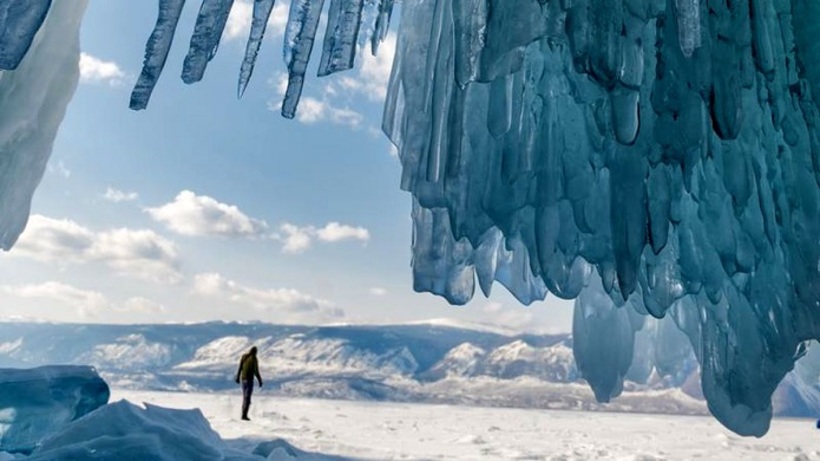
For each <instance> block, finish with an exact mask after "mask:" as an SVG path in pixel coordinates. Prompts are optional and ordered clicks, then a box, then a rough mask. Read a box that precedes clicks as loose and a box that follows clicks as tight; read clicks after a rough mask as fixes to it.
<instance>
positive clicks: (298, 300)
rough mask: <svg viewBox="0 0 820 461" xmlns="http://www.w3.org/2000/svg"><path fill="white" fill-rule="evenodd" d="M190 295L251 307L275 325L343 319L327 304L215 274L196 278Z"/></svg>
mask: <svg viewBox="0 0 820 461" xmlns="http://www.w3.org/2000/svg"><path fill="white" fill-rule="evenodd" d="M193 293H194V294H197V295H199V296H203V297H210V298H216V299H218V300H227V301H229V302H231V303H233V304H237V305H242V306H247V307H251V308H253V309H256V310H257V311H259V312H261V313H265V314H269V315H271V317H270V319H271V320H274V321H276V322H284V323H293V322H303V321H325V320H330V319H339V318H341V317H343V316H344V315H343V312H342V311H341V309H339V308H337V307H336V306H334V305H333V303H331V302H330V301H327V300H324V299H318V298H314V297H313V296H310V295H307V294H305V293H302V292H300V291H298V290H295V289H292V288H268V289H260V288H254V287H249V286H245V285H241V284H239V283H237V282H235V281H233V280H229V279H227V278H225V277H223V276H222V275H221V274H218V273H206V274H198V275H196V276H195V277H194V285H193Z"/></svg>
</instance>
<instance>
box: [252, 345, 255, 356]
mask: <svg viewBox="0 0 820 461" xmlns="http://www.w3.org/2000/svg"><path fill="white" fill-rule="evenodd" d="M251 355H256V346H253V347H251Z"/></svg>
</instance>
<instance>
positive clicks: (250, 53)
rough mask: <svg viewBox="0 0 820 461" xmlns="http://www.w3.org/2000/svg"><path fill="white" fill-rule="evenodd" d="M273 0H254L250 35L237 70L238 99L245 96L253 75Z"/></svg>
mask: <svg viewBox="0 0 820 461" xmlns="http://www.w3.org/2000/svg"><path fill="white" fill-rule="evenodd" d="M274 3H275V0H256V1H254V2H253V22H252V23H251V33H250V36H248V44H247V46H246V47H245V57H244V59H242V67H241V68H240V69H239V86H238V88H237V96H239V97H240V98H241V97H242V95H243V94H245V88H247V87H248V82H249V81H250V79H251V75H252V74H253V67H254V65H255V64H256V57H257V55H258V54H259V47H260V46H261V45H262V38H263V37H264V36H265V28H266V27H267V25H268V18H270V14H271V12H272V11H273V5H274Z"/></svg>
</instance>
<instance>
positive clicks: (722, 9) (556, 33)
mask: <svg viewBox="0 0 820 461" xmlns="http://www.w3.org/2000/svg"><path fill="white" fill-rule="evenodd" d="M34 3H36V5H37V6H36V8H32V9H30V10H27V11H26V14H25V15H23V14H21V12H20V11H17V10H16V9H15V6H14V5H15V3H14V2H11V1H0V25H1V26H2V35H0V36H2V38H3V40H4V42H3V44H4V46H3V50H2V53H0V64H2V65H4V66H6V67H4V68H12V67H8V64H7V63H8V62H10V61H12V62H13V61H14V60H15V59H16V57H17V56H20V55H21V53H25V49H26V48H27V47H28V43H30V42H31V38H32V37H33V33H31V30H35V31H36V28H35V29H29V28H28V25H36V24H38V23H37V21H42V11H44V9H47V8H48V5H49V3H50V2H48V1H39V2H34ZM232 3H233V1H232V0H203V2H202V4H201V7H200V10H199V16H198V18H197V21H196V25H195V28H194V31H193V37H192V39H191V42H190V51H189V53H188V56H187V57H186V59H185V66H184V70H183V80H184V81H185V82H188V83H191V82H195V81H197V80H199V79H201V78H202V75H203V72H204V71H205V67H206V65H207V63H208V62H209V61H210V59H211V58H212V57H213V56H214V54H215V53H216V50H217V47H218V45H219V39H220V37H221V35H222V30H223V28H224V26H225V21H226V18H227V15H228V12H229V10H230V7H231V5H232ZM273 3H274V2H273V0H255V1H254V3H253V24H252V27H251V32H250V37H249V40H248V45H247V50H246V55H245V59H244V61H243V62H242V64H241V69H240V78H239V89H238V90H239V94H240V95H241V94H242V92H243V91H244V89H245V87H246V86H247V84H248V81H249V78H250V76H251V74H252V72H253V65H254V61H255V59H256V56H257V52H258V49H259V46H260V43H261V39H262V37H263V34H264V30H265V25H266V24H267V18H268V16H269V15H270V12H271V10H272V7H273ZM323 4H324V1H323V0H291V3H290V17H289V21H288V25H287V31H286V37H285V50H284V57H285V62H286V64H287V67H288V71H289V79H288V90H287V93H286V96H285V101H284V103H283V105H282V113H283V115H285V116H286V117H293V115H294V113H295V110H296V108H297V104H298V100H299V96H300V93H301V88H302V84H303V82H304V78H305V74H306V70H307V64H308V61H309V59H310V55H311V51H312V49H313V45H314V42H315V40H316V33H317V29H318V25H319V22H320V21H319V19H320V16H321V14H322V10H323V6H324V5H323ZM393 4H394V1H393V0H380V1H379V3H378V4H375V0H330V1H329V6H328V11H329V14H328V22H327V29H326V31H325V35H324V43H323V46H322V57H321V60H320V67H319V74H320V75H327V74H330V73H333V72H337V71H340V70H344V69H348V68H350V67H351V66H352V63H353V58H354V53H355V51H356V44H357V43H358V35H359V31H360V28H361V27H360V26H361V22H362V20H363V19H362V18H367V17H370V16H372V17H373V18H375V26H374V27H373V34H372V39H371V40H372V48H373V51H374V52H375V50H376V48H377V46H378V43H379V41H381V40H382V39H384V37H385V35H386V31H387V28H388V26H389V21H390V16H391V12H392V9H393ZM159 6H160V11H159V18H158V21H157V24H156V28H155V29H154V31H153V33H152V34H151V37H150V39H149V41H148V44H147V47H146V57H145V62H144V68H143V71H142V74H141V75H140V77H139V80H138V82H137V85H136V87H135V89H134V92H133V94H132V99H131V107H132V108H134V109H142V108H145V107H146V105H147V103H148V99H149V97H150V95H151V91H152V89H153V87H154V85H155V84H156V82H157V79H158V78H159V75H160V73H161V71H162V68H163V66H164V64H165V60H166V57H167V55H168V51H169V49H170V46H171V41H172V39H173V36H174V34H175V29H176V27H177V22H178V19H179V15H180V13H181V11H182V8H183V6H184V0H159ZM18 9H19V8H18ZM363 11H364V13H363ZM15 22H19V23H20V24H23V26H24V27H17V25H15ZM9 43H13V46H12V45H8V44H9ZM818 103H820V2H818V1H816V0H788V1H787V0H777V1H768V0H621V1H618V0H404V1H403V2H402V19H401V25H400V30H399V40H398V49H397V53H396V59H395V62H394V67H393V72H392V76H391V81H390V85H389V88H388V97H387V102H386V107H385V114H384V123H383V128H384V131H385V132H386V133H387V135H388V136H389V137H390V139H391V140H392V141H393V143H394V144H395V145H396V146H397V147H398V150H399V157H400V159H401V162H402V166H403V174H402V182H401V183H402V188H404V189H405V190H408V191H410V192H411V193H412V194H413V197H414V205H413V222H414V224H413V225H414V238H413V275H414V287H415V289H416V290H418V291H428V292H432V293H436V294H438V295H441V296H444V297H445V298H446V299H447V300H449V301H450V302H451V303H453V304H463V303H466V302H467V301H469V300H470V299H471V297H472V296H473V293H474V290H475V283H476V280H477V282H478V285H479V286H480V288H481V289H482V291H483V292H484V293H485V294H487V293H489V292H490V288H491V286H492V284H493V282H494V281H498V282H500V283H501V284H503V285H504V286H506V287H507V288H508V289H509V290H510V291H511V292H512V293H513V294H514V295H515V296H516V297H517V298H518V299H519V300H520V301H521V302H522V303H524V304H530V303H531V302H533V301H535V300H540V299H543V298H544V297H545V296H546V295H547V293H549V292H551V293H553V294H554V295H556V296H559V297H562V298H566V299H571V298H576V313H575V319H574V335H575V339H574V341H575V344H574V347H575V350H576V357H577V360H578V364H579V367H580V371H581V372H582V374H583V375H584V376H585V377H586V378H587V380H588V381H589V382H590V384H591V385H592V386H593V388H594V390H595V393H596V396H597V397H598V398H599V399H601V400H608V399H610V398H612V397H614V396H616V395H618V393H620V389H621V385H622V382H623V379H624V376H625V375H626V374H627V371H628V369H629V364H630V362H633V361H634V360H637V358H636V357H638V356H640V355H641V354H640V353H639V352H640V351H638V349H637V348H638V347H639V346H638V345H637V344H638V343H636V340H635V335H636V331H641V328H642V325H643V324H644V319H645V318H646V316H654V317H658V318H661V317H665V316H669V317H671V318H672V319H673V320H674V322H675V323H676V324H677V326H678V328H679V329H680V330H681V331H683V332H684V333H685V334H686V336H688V339H689V341H690V342H691V344H692V346H693V349H694V351H695V355H696V356H697V359H698V360H699V362H700V365H701V374H702V385H703V391H704V395H705V396H706V399H707V400H708V403H709V407H710V409H711V411H712V412H713V414H714V415H715V416H716V417H717V418H718V419H719V420H720V421H721V422H722V423H723V424H724V425H726V426H727V427H729V428H730V429H732V430H734V431H736V432H738V433H740V434H751V435H762V434H764V433H765V432H766V431H767V430H768V426H769V421H770V418H771V412H772V409H771V395H772V392H773V391H774V389H775V387H776V386H777V384H778V383H779V382H780V381H781V380H782V378H783V376H784V375H785V374H786V373H787V372H788V371H789V370H790V369H791V368H792V367H793V365H794V362H795V360H796V359H797V358H799V356H800V355H801V354H802V352H803V350H804V347H805V342H806V341H809V340H812V339H820V128H818V124H819V123H820V104H818ZM3 199H4V200H5V194H4V195H3ZM4 224H5V223H4ZM585 288H586V289H585ZM666 323H667V324H668V323H669V322H666ZM653 334H654V336H655V338H656V340H655V341H656V342H655V344H656V346H655V347H660V345H663V344H665V343H664V341H665V340H664V339H663V338H664V337H665V336H666V333H664V332H663V331H662V330H658V331H656V332H655V333H653ZM641 344H643V343H641ZM670 344H671V343H670ZM664 347H670V346H668V345H667V346H664ZM633 352H634V353H633Z"/></svg>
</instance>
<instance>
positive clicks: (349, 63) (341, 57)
mask: <svg viewBox="0 0 820 461" xmlns="http://www.w3.org/2000/svg"><path fill="white" fill-rule="evenodd" d="M363 6H364V0H331V1H330V15H329V17H328V20H327V30H326V31H325V43H324V47H323V49H322V60H321V62H320V63H319V73H318V76H319V77H324V76H326V75H330V74H332V73H334V72H339V71H341V70H347V69H350V68H352V67H353V59H354V57H355V56H356V42H357V41H358V38H359V26H360V24H361V19H362V7H363Z"/></svg>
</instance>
